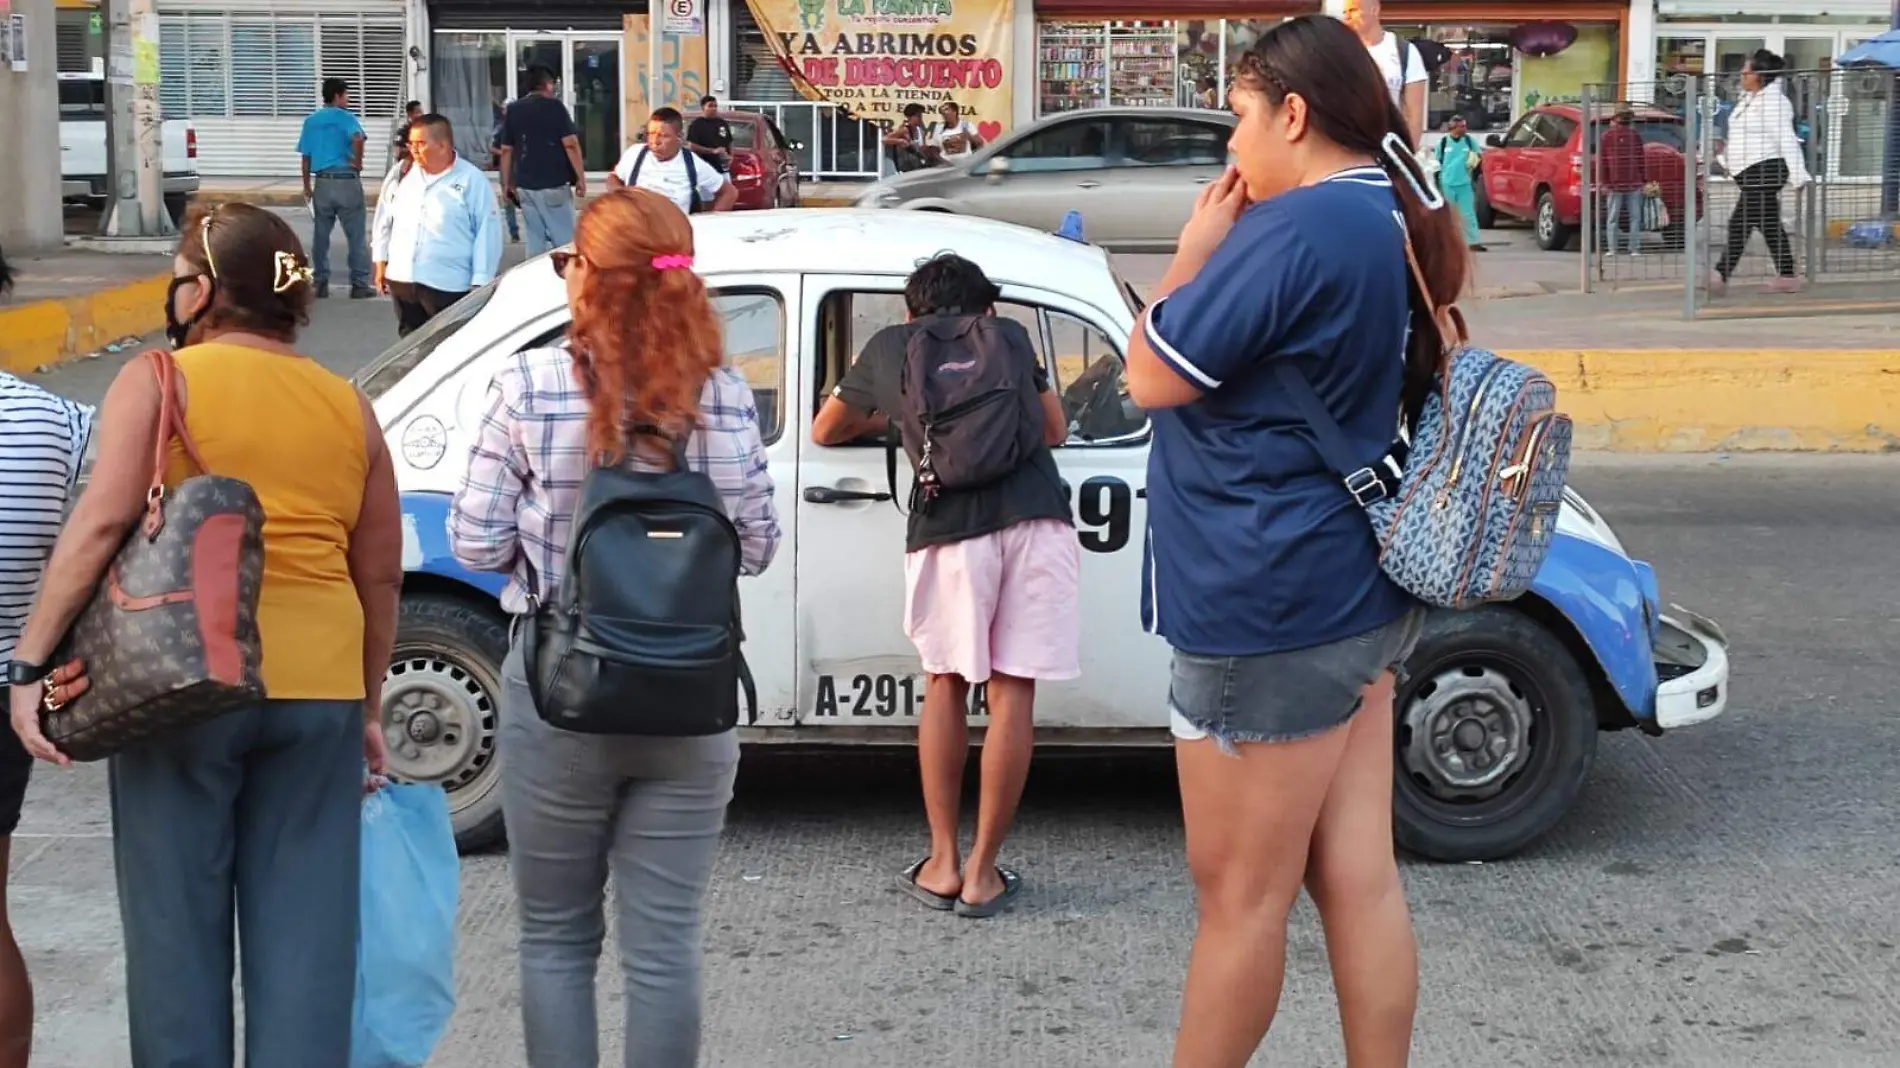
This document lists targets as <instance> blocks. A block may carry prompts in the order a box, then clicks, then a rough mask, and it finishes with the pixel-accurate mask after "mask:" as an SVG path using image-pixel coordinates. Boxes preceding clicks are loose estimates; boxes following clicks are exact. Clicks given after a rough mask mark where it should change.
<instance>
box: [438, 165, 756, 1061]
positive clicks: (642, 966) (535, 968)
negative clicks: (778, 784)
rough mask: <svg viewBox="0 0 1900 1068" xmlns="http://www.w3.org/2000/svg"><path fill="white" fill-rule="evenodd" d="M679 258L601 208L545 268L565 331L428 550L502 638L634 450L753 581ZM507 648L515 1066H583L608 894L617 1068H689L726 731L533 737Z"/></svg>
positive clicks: (704, 351) (750, 479) (484, 441)
mask: <svg viewBox="0 0 1900 1068" xmlns="http://www.w3.org/2000/svg"><path fill="white" fill-rule="evenodd" d="M692 258H693V231H692V227H691V225H690V224H689V223H688V222H687V220H686V216H685V215H684V214H683V213H681V212H680V211H679V210H678V209H677V208H676V207H674V206H673V205H672V204H671V203H669V202H668V200H667V198H665V197H664V196H661V195H659V194H656V193H652V192H649V191H646V190H620V191H615V192H613V193H610V194H608V195H607V196H604V197H601V198H599V199H597V200H595V201H592V202H590V203H589V204H588V205H587V207H586V209H585V210H584V211H582V212H581V216H580V222H579V225H578V227H577V229H576V232H575V239H574V249H573V251H571V252H568V251H557V252H555V253H554V254H553V261H554V269H555V271H556V273H557V274H559V275H560V276H561V277H562V278H563V279H564V280H565V281H566V284H567V294H568V304H569V307H570V309H571V310H572V312H573V317H574V318H573V323H572V325H571V326H570V327H569V328H568V334H567V339H566V341H565V342H564V343H563V344H560V345H556V346H554V347H551V348H544V349H534V350H530V351H527V352H521V353H517V354H516V355H514V356H512V357H510V358H509V359H508V360H507V361H506V362H505V363H504V365H503V366H502V367H501V369H500V370H499V371H497V372H496V374H495V377H494V380H493V383H492V384H491V385H490V386H489V391H488V401H487V405H486V410H485V412H484V414H483V416H482V418H481V421H480V423H479V424H478V426H477V428H476V431H475V442H474V445H473V446H472V447H471V449H470V451H469V466H468V472H467V474H466V476H465V478H464V480H463V483H462V487H461V489H460V491H459V492H458V493H457V494H456V496H455V499H454V502H453V505H452V509H451V512H450V517H449V534H450V539H451V545H452V549H453V551H454V554H455V558H456V559H457V560H459V561H461V562H462V564H463V565H464V566H467V567H470V568H474V569H476V570H481V571H499V572H503V573H506V574H507V575H508V576H509V578H508V582H507V585H506V586H505V588H504V589H503V591H502V595H501V602H502V607H503V608H504V609H506V610H507V611H508V612H510V613H512V614H513V615H515V616H516V617H517V619H518V620H520V617H522V616H524V615H529V614H531V613H533V611H534V608H535V603H536V600H537V599H538V600H539V601H540V602H544V603H552V600H553V598H554V597H556V596H557V595H558V592H557V591H560V590H561V589H562V585H563V583H564V581H566V579H567V576H565V575H564V573H563V570H564V563H565V561H566V560H568V558H569V555H568V554H569V545H568V544H567V539H568V537H569V535H570V534H571V533H572V531H573V527H574V516H575V511H576V509H577V507H578V506H579V504H580V501H579V495H580V487H581V483H582V481H583V480H584V479H585V478H587V476H588V474H589V472H590V470H591V469H592V468H593V467H594V466H595V463H596V460H601V461H602V462H604V463H609V464H613V465H620V464H625V465H630V466H631V467H633V468H634V469H636V470H642V471H656V470H658V471H664V470H667V469H668V468H669V466H671V464H670V462H669V461H668V460H667V459H666V458H665V448H664V446H661V445H659V443H658V442H657V441H656V440H655V434H656V433H657V434H658V435H660V436H664V437H665V438H667V439H669V440H670V441H672V442H674V443H677V445H676V448H677V449H678V450H679V451H678V452H677V453H676V455H678V456H680V457H683V461H684V464H685V466H686V467H687V468H688V469H690V470H692V471H697V472H703V473H704V474H705V475H707V476H709V477H710V479H711V481H712V483H713V485H714V486H715V487H716V489H717V493H718V495H719V497H720V499H721V501H722V503H723V505H724V510H725V512H726V514H727V515H728V516H729V517H730V518H731V520H732V524H733V527H734V528H735V530H736V532H737V534H738V539H739V547H740V564H741V567H742V570H743V571H744V573H745V574H752V575H756V574H759V573H760V572H762V571H764V570H765V568H766V567H767V566H768V565H769V564H770V563H771V562H772V557H773V554H774V553H775V552H776V551H777V549H778V544H779V520H778V514H777V512H776V511H775V510H774V508H773V504H772V494H773V484H772V477H771V474H770V473H769V470H768V468H767V465H766V459H765V447H764V445H763V443H762V441H761V439H760V434H759V416H758V407H757V404H756V402H755V401H754V399H753V396H752V391H751V389H750V388H748V387H747V385H746V383H745V379H744V378H743V377H742V376H741V375H740V374H739V373H738V372H737V371H736V370H733V369H731V368H728V367H723V366H721V364H722V363H723V360H724V349H723V343H722V341H721V333H720V326H719V318H718V315H717V314H716V313H715V311H714V310H713V307H712V305H711V302H710V301H709V299H708V297H707V295H706V289H705V287H704V286H703V285H702V284H701V282H700V280H699V277H698V276H697V275H696V274H694V273H693V271H692ZM648 445H654V446H655V448H654V449H652V450H649V449H648V448H647V446H648ZM672 578H673V579H679V578H681V576H677V575H676V576H672ZM521 622H523V623H524V626H533V624H532V623H528V622H527V621H525V620H521ZM680 629H682V630H683V629H684V628H680ZM702 629H703V628H702ZM523 630H524V627H523V626H518V627H516V628H514V632H515V634H516V635H517V640H516V641H515V643H514V644H513V645H512V647H511V649H510V650H509V653H508V656H507V659H506V661H505V662H504V664H503V666H502V680H503V701H502V727H501V731H502V743H501V744H502V745H503V746H505V747H506V749H507V752H508V759H507V761H506V762H504V764H503V765H502V803H503V811H504V813H505V814H506V818H507V821H508V855H509V868H510V870H511V871H512V872H513V875H514V880H515V892H516V896H517V898H518V901H519V909H520V921H521V940H520V954H521V1014H522V1023H523V1031H524V1033H525V1037H526V1040H527V1054H528V1064H529V1065H530V1068H593V1066H594V1065H595V1064H596V1063H598V1059H599V1044H600V1024H599V1021H598V1019H597V1016H596V1011H595V1003H594V974H595V970H596V968H597V966H598V963H599V957H600V949H601V940H602V938H603V937H604V935H605V921H604V920H603V918H602V912H603V909H604V907H605V903H606V902H605V895H606V882H607V878H608V875H609V873H611V874H612V876H613V881H614V901H615V904H616V907H617V908H618V910H619V923H618V929H619V937H620V966H621V970H622V972H623V975H624V989H625V998H626V1024H625V1030H624V1033H625V1035H626V1064H627V1065H628V1068H636V1066H637V1068H692V1066H693V1065H694V1064H696V1063H698V1056H699V1036H700V1016H701V1004H700V1002H701V992H700V963H701V962H700V945H701V937H702V936H701V929H700V908H701V903H702V901H703V899H704V896H705V892H706V884H707V881H708V880H709V879H710V878H711V875H712V864H713V857H714V854H715V853H716V852H717V850H718V844H719V834H720V830H721V829H722V827H723V826H724V822H725V812H726V804H727V802H728V801H730V800H731V797H732V784H733V778H734V776H735V774H736V772H737V768H738V761H739V743H738V741H737V739H736V737H735V736H734V734H733V732H732V731H731V730H726V731H724V732H722V733H717V734H709V735H695V736H673V737H652V736H637V735H626V734H619V735H611V734H599V733H593V734H582V733H574V732H569V731H566V730H562V729H560V728H558V727H556V726H554V725H552V724H551V723H549V722H548V721H547V719H545V718H544V717H545V716H548V715H549V713H550V710H549V709H548V708H538V707H537V705H536V701H535V695H534V693H533V691H532V690H531V689H530V686H529V683H528V672H530V671H535V670H537V666H536V665H535V664H532V663H527V662H525V657H524V653H523V649H522V645H521V643H520V637H519V636H520V634H521V633H522V632H523ZM543 692H544V694H545V690H544V691H543ZM727 693H728V694H730V693H731V689H730V684H729V683H728V690H727Z"/></svg>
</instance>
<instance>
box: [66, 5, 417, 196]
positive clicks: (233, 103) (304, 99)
mask: <svg viewBox="0 0 1900 1068" xmlns="http://www.w3.org/2000/svg"><path fill="white" fill-rule="evenodd" d="M158 29H159V79H160V80H159V106H160V107H161V108H162V109H163V113H164V116H165V117H166V118H167V119H189V120H191V122H192V125H193V126H195V127H196V129H197V133H198V164H199V168H200V169H201V170H202V171H203V173H205V174H207V175H213V176H218V177H225V176H230V177H262V178H281V177H290V176H294V175H296V174H297V173H298V172H299V170H300V166H299V159H298V156H297V135H298V133H299V132H300V131H301V129H302V127H303V120H304V117H305V116H307V115H309V114H310V112H311V111H313V110H315V109H316V108H317V107H318V106H319V104H320V103H321V101H320V99H319V87H320V86H321V85H322V83H323V79H325V78H342V79H344V80H345V81H347V82H349V83H350V88H351V107H352V109H353V110H355V112H356V113H357V115H359V116H361V118H362V120H363V125H364V126H365V127H366V128H368V129H369V130H370V131H371V134H372V136H371V143H370V158H369V164H370V166H372V167H375V166H379V165H381V164H380V161H381V160H382V159H383V158H385V157H384V156H383V155H382V154H383V153H384V152H385V151H386V148H387V144H388V140H389V138H388V137H386V136H383V134H384V133H386V131H387V130H388V129H390V124H391V123H392V122H393V120H394V118H395V116H397V115H399V114H400V113H401V111H402V104H403V101H404V100H405V99H406V98H407V94H408V91H409V85H410V79H409V60H408V56H407V52H408V48H409V34H408V30H407V22H406V19H405V16H404V7H403V3H402V0H300V2H299V0H246V2H240V3H233V2H232V0H159V4H158ZM55 33H56V36H55V40H56V42H57V48H56V52H57V57H56V58H57V60H58V64H59V71H60V73H61V74H64V75H69V76H70V75H89V74H91V75H97V76H99V77H103V76H104V72H105V34H104V26H103V24H102V21H101V17H100V13H99V9H98V6H97V4H96V3H92V4H88V3H84V2H82V0H62V2H61V4H60V7H59V10H58V13H57V16H56V19H55ZM74 84H75V85H83V83H81V82H75V83H74Z"/></svg>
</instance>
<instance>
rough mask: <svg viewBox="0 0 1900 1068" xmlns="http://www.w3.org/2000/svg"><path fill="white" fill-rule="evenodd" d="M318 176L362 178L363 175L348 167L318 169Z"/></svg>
mask: <svg viewBox="0 0 1900 1068" xmlns="http://www.w3.org/2000/svg"><path fill="white" fill-rule="evenodd" d="M317 177H319V178H361V177H363V176H362V175H361V174H358V173H357V172H355V171H353V170H350V169H348V168H341V169H337V170H328V171H318V172H317Z"/></svg>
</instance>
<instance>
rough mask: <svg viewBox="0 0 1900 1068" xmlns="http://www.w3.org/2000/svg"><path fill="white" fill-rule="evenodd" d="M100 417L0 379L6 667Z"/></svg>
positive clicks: (1, 630) (1, 615)
mask: <svg viewBox="0 0 1900 1068" xmlns="http://www.w3.org/2000/svg"><path fill="white" fill-rule="evenodd" d="M92 417H93V410H92V408H91V407H90V406H88V405H84V404H77V403H74V402H73V401H69V400H66V399H64V398H62V397H58V396H55V395H53V394H51V393H48V392H47V391H45V390H43V389H41V388H40V387H38V386H35V385H33V384H31V383H29V382H23V381H21V380H20V379H18V378H15V377H13V376H12V375H10V374H7V373H5V372H0V660H7V659H10V658H12V656H13V645H14V642H15V641H17V640H18V639H19V637H20V628H21V627H22V626H23V625H25V623H26V616H27V611H28V610H29V609H31V608H32V607H33V597H34V595H35V594H37V593H38V592H39V587H40V574H41V573H42V572H43V571H44V570H45V569H46V557H47V555H48V554H49V553H51V552H52V549H53V542H54V540H55V539H57V538H58V537H59V528H60V525H61V524H62V523H63V522H64V520H65V515H66V504H67V501H68V499H69V498H70V496H71V494H72V490H73V486H74V485H75V484H76V483H77V482H78V480H79V470H80V465H81V464H82V463H83V462H84V460H85V456H86V442H87V439H88V438H90V437H91V435H92Z"/></svg>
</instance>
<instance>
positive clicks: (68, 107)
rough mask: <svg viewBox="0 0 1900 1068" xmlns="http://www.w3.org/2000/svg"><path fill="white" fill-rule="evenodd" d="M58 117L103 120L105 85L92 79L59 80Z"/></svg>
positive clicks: (104, 114) (104, 115) (104, 112)
mask: <svg viewBox="0 0 1900 1068" xmlns="http://www.w3.org/2000/svg"><path fill="white" fill-rule="evenodd" d="M59 117H60V118H62V119H103V118H105V117H106V83H105V82H102V81H98V80H96V79H92V78H86V79H78V78H71V79H68V78H61V79H60V81H59Z"/></svg>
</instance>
